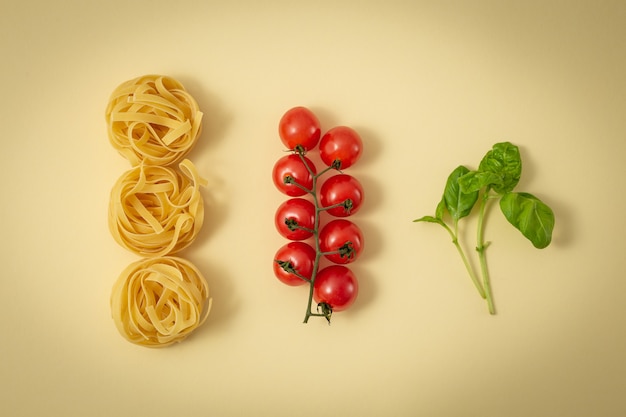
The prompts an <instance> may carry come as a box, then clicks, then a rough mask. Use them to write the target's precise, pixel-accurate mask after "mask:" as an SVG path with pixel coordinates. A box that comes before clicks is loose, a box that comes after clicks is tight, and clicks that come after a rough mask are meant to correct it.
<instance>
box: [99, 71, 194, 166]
mask: <svg viewBox="0 0 626 417" xmlns="http://www.w3.org/2000/svg"><path fill="white" fill-rule="evenodd" d="M202 116H203V115H202V112H200V110H199V108H198V104H197V103H196V100H195V99H194V98H193V97H192V96H191V95H190V94H189V93H188V92H187V91H186V90H185V88H184V87H183V85H182V84H181V83H180V82H178V81H176V80H175V79H173V78H171V77H167V76H161V75H145V76H142V77H137V78H135V79H132V80H129V81H126V82H124V83H122V84H121V85H120V86H118V87H117V88H116V89H115V90H114V91H113V93H112V94H111V97H110V99H109V103H108V106H107V109H106V112H105V117H106V121H107V128H108V133H109V140H110V141H111V144H112V145H113V147H114V148H115V149H117V150H118V152H119V153H120V154H121V155H122V156H124V157H125V158H126V159H128V160H129V161H130V163H131V165H133V166H136V165H139V164H140V163H142V162H143V163H144V164H147V165H170V164H173V163H176V162H178V161H180V160H182V159H183V158H184V157H185V155H187V153H189V151H190V150H191V149H192V148H193V146H194V145H195V143H196V140H197V139H198V136H199V135H200V132H201V130H202Z"/></svg>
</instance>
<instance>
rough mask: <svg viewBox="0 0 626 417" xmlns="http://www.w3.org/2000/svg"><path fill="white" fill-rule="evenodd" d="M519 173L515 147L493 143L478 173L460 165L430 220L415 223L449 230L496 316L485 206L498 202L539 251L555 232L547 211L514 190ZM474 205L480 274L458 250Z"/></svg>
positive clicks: (550, 210)
mask: <svg viewBox="0 0 626 417" xmlns="http://www.w3.org/2000/svg"><path fill="white" fill-rule="evenodd" d="M521 174H522V159H521V156H520V152H519V148H518V147H517V146H515V145H513V144H511V143H509V142H501V143H496V144H495V145H494V146H493V148H492V149H491V150H490V151H489V152H487V154H486V155H485V156H484V157H483V159H482V160H481V161H480V164H479V166H478V169H477V170H475V171H472V170H470V169H468V168H466V167H465V166H463V165H461V166H458V167H457V168H455V169H454V171H452V173H451V174H450V175H449V176H448V179H447V181H446V186H445V189H444V192H443V196H442V198H441V201H440V202H439V204H438V205H437V208H436V210H435V215H434V216H424V217H421V218H419V219H416V220H414V222H428V223H436V224H439V225H441V226H442V227H443V228H444V229H446V230H447V231H448V233H449V234H450V236H451V237H452V243H453V244H454V246H455V247H456V249H457V251H458V253H459V255H460V256H461V259H462V260H463V263H464V265H465V268H466V269H467V272H468V273H469V275H470V277H471V279H472V281H473V282H474V285H475V286H476V289H477V290H478V293H479V294H480V296H481V297H482V298H485V299H486V300H487V306H488V308H489V312H490V313H491V314H495V306H494V302H493V296H492V291H491V284H490V278H489V272H488V269H487V260H486V256H485V250H486V248H487V246H488V243H487V242H485V239H484V224H485V222H484V219H485V213H486V210H485V209H486V206H487V202H488V201H490V200H494V199H499V200H500V209H501V211H502V213H503V214H504V217H505V218H506V219H507V220H508V221H509V223H510V224H512V225H513V226H514V227H515V228H516V229H518V230H519V231H520V232H521V233H522V235H524V236H525V237H526V238H527V239H528V240H529V241H530V242H531V243H532V244H533V246H534V247H536V248H538V249H543V248H545V247H547V246H548V245H549V244H550V242H551V240H552V230H553V229H554V213H553V211H552V209H550V207H548V205H547V204H545V203H544V202H542V201H541V200H540V199H539V198H537V197H536V196H534V195H532V194H529V193H524V192H514V191H513V189H514V188H515V187H516V186H517V184H518V182H519V180H520V177H521ZM477 202H479V208H478V210H479V212H478V223H477V228H478V230H477V233H476V236H477V238H476V240H477V241H476V251H477V252H478V258H479V262H480V275H478V274H476V273H475V271H474V268H473V267H472V265H471V263H470V262H469V259H468V257H467V255H466V253H465V250H464V249H463V245H461V244H460V243H459V221H460V220H461V219H462V218H464V217H467V216H469V215H470V213H471V212H472V210H473V208H474V206H475V205H476V203H477Z"/></svg>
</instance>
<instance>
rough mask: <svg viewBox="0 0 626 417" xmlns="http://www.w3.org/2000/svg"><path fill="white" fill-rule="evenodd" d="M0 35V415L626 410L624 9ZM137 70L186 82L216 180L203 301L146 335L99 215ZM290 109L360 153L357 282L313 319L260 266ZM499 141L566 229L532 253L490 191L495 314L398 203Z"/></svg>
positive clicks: (201, 154) (397, 11) (34, 16)
mask: <svg viewBox="0 0 626 417" xmlns="http://www.w3.org/2000/svg"><path fill="white" fill-rule="evenodd" d="M0 53H1V58H0V76H1V79H2V93H1V97H0V126H2V134H1V136H0V141H1V145H2V146H1V147H0V149H1V151H0V175H1V178H2V189H1V197H0V198H1V204H0V230H1V236H2V241H1V243H0V249H1V250H0V265H1V266H2V268H1V271H2V272H1V275H0V280H1V281H0V288H1V294H2V297H1V298H2V304H1V306H0V308H1V314H0V329H1V332H2V336H1V338H2V340H1V342H0V414H2V415H3V416H7V417H8V416H118V417H126V416H171V415H176V416H212V417H213V416H215V417H222V416H223V417H229V416H320V415H334V416H434V417H438V416H441V417H448V416H450V417H453V416H455V417H456V416H458V417H502V416H504V417H517V416H519V417H522V416H524V417H528V416H532V417H544V416H545V417H548V416H568V417H578V416H580V417H584V416H603V417H618V416H624V415H626V396H625V395H624V393H625V390H626V254H625V249H626V244H625V243H624V232H626V220H625V218H626V216H625V203H626V199H625V197H624V189H625V188H624V178H625V174H626V169H625V168H624V157H625V156H626V140H625V139H626V137H625V134H626V3H625V2H623V1H619V0H617V1H606V0H600V1H595V0H593V1H592V0H589V1H577V0H571V1H550V0H549V1H467V2H465V1H443V2H436V1H432V2H427V1H393V0H389V1H380V2H376V1H325V0H317V1H306V2H296V1H284V2H282V1H228V2H227V1H219V2H217V1H191V0H178V1H162V0H146V1H120V0H112V1H78V0H66V1H47V0H45V1H44V0H38V1H35V0H31V1H29V0H25V1H20V2H17V1H12V2H10V1H4V2H2V5H0ZM147 73H160V74H167V75H170V76H173V77H175V78H177V79H179V80H180V81H181V82H182V83H183V84H184V85H185V86H186V87H187V89H188V90H189V91H190V92H191V93H192V94H193V95H194V97H196V99H197V100H198V102H199V104H200V106H201V109H202V110H203V111H204V113H205V119H204V123H205V129H204V132H203V134H202V136H201V138H200V141H199V143H198V145H197V147H196V148H195V149H194V151H193V152H192V154H191V155H190V159H192V160H193V161H194V163H195V164H196V165H197V167H198V170H199V171H200V173H201V174H202V175H203V176H204V177H205V178H207V179H208V180H209V186H208V187H207V188H206V189H204V190H203V196H204V198H205V201H206V218H205V225H204V228H203V230H202V232H201V235H200V236H199V238H198V240H197V241H196V242H195V243H194V244H193V245H192V246H191V247H190V248H189V249H188V250H186V251H185V252H183V253H182V254H181V256H184V257H185V258H187V259H189V260H191V261H192V262H194V263H195V264H196V265H197V266H198V267H199V268H200V269H201V270H202V271H203V273H204V274H205V276H206V279H207V281H208V283H209V285H210V288H211V292H212V296H213V301H214V304H213V311H212V313H211V315H210V316H209V319H208V321H207V322H206V323H205V325H204V326H203V327H202V328H201V329H199V330H198V331H197V332H196V333H195V334H194V335H193V336H192V337H190V338H189V339H188V340H186V341H185V342H183V343H181V344H178V345H176V346H174V347H170V348H166V349H161V350H158V349H157V350H154V349H147V348H142V347H137V346H135V345H132V344H130V343H128V342H126V341H125V340H124V339H123V338H122V337H120V335H119V334H118V333H117V330H116V329H115V327H114V325H113V322H112V320H111V318H110V311H109V304H108V303H109V295H110V289H111V286H112V284H113V282H114V280H115V279H116V278H117V276H118V275H119V273H120V272H121V271H122V269H124V268H125V267H126V266H127V265H128V264H129V263H130V262H132V261H134V260H136V259H137V257H136V256H134V255H132V254H130V253H128V252H126V251H125V250H124V249H122V248H121V247H119V246H118V245H117V244H116V243H115V242H114V241H113V239H112V237H111V235H110V234H109V231H108V228H107V223H106V218H107V215H106V214H107V204H108V200H109V191H110V188H111V186H112V185H113V183H114V182H115V180H116V179H117V178H118V177H119V176H120V175H121V174H122V172H124V171H125V170H126V169H128V168H129V165H128V163H127V162H126V161H125V160H124V159H123V158H121V157H120V156H119V155H118V154H117V153H116V151H115V150H114V149H113V148H112V147H111V146H110V145H109V142H108V139H107V136H106V127H105V123H104V116H103V112H104V108H105V106H106V103H107V100H108V97H109V94H110V93H111V92H112V91H113V89H114V88H115V87H116V86H117V85H118V84H120V83H121V82H123V81H125V80H127V79H130V78H134V77H136V76H139V75H143V74H147ZM295 105H305V106H308V107H310V108H311V109H312V110H314V111H315V112H316V113H317V114H318V116H319V118H320V120H321V123H322V126H323V128H324V129H325V130H326V129H329V128H331V127H333V126H336V125H348V126H351V127H353V128H355V129H357V130H358V131H359V132H360V133H361V136H362V138H363V141H364V145H365V153H364V156H363V158H362V159H361V160H360V161H359V163H358V164H357V165H356V166H354V167H353V168H350V173H351V174H353V175H355V176H356V177H358V178H359V180H361V182H362V183H363V185H364V187H365V191H366V196H367V201H366V206H365V207H364V208H363V210H362V211H361V212H359V213H358V214H357V215H356V216H355V218H354V221H355V222H357V223H358V224H359V225H360V226H361V227H362V229H363V230H364V233H365V238H366V249H365V252H364V254H363V257H362V259H360V260H359V261H358V263H356V264H354V271H355V273H356V274H357V275H358V277H359V279H360V282H361V293H360V296H359V299H358V301H357V303H356V304H355V305H354V307H353V308H352V309H351V310H349V311H347V312H343V313H338V314H336V315H335V316H334V318H333V323H332V325H331V326H328V325H327V324H326V323H325V322H324V321H323V320H311V321H310V322H309V323H308V324H306V325H305V324H302V318H303V314H304V309H305V303H306V289H305V288H303V287H301V288H297V289H293V288H289V287H286V286H283V285H281V284H280V283H279V282H278V281H277V280H276V279H275V278H274V277H273V274H272V271H271V264H272V257H273V255H274V252H275V251H276V250H277V249H278V247H279V246H280V245H282V244H283V243H284V240H283V239H282V238H281V237H280V236H279V235H278V234H277V232H276V231H275V229H274V225H273V216H274V211H275V209H276V207H277V206H278V205H279V204H280V203H281V202H282V201H284V199H285V198H284V196H282V195H281V194H280V193H279V192H278V191H276V190H275V188H274V186H273V184H272V182H271V176H270V172H271V169H272V166H273V164H274V162H275V161H276V160H277V159H278V158H279V157H280V156H282V155H283V147H282V145H281V143H280V142H279V139H278V136H277V123H278V120H279V118H280V116H281V115H282V114H283V112H284V111H286V110H287V109H289V108H290V107H292V106H295ZM503 140H508V141H511V142H513V143H515V144H517V145H519V146H520V148H521V151H522V157H523V162H524V172H523V174H522V180H521V182H520V184H519V189H520V190H523V191H528V192H531V193H534V194H536V195H537V196H539V197H540V198H542V199H543V200H544V201H546V202H547V203H548V204H549V205H550V206H552V208H553V209H554V212H555V214H556V220H557V222H556V228H555V231H554V239H553V243H552V245H551V246H550V247H548V248H547V249H544V250H536V249H534V248H533V247H532V245H531V244H530V243H529V242H527V241H526V240H525V239H524V238H523V237H522V236H521V235H520V234H519V233H518V232H517V231H516V230H514V229H513V228H512V227H510V226H509V225H508V224H507V223H506V220H505V219H504V218H503V216H502V215H501V214H500V213H499V211H498V210H497V207H495V206H493V207H492V209H493V210H491V211H490V214H491V217H490V219H489V220H488V223H487V231H486V238H487V240H490V241H492V245H491V246H490V247H489V249H488V258H489V263H490V270H491V274H492V282H493V291H494V297H495V301H496V307H497V309H498V314H497V315H496V316H489V314H488V313H487V310H486V305H485V303H484V302H483V301H482V300H481V299H480V298H479V296H478V295H477V292H476V291H475V289H474V287H473V286H472V284H471V281H470V280H469V278H468V277H467V276H466V274H465V271H464V269H463V265H462V263H461V261H460V260H459V259H458V257H457V254H456V252H455V250H454V247H453V246H452V245H451V244H450V241H449V237H448V236H447V235H446V233H445V232H444V231H443V229H441V228H439V227H437V226H435V225H429V224H414V223H412V220H413V219H415V218H417V217H419V216H422V215H425V214H433V213H434V209H435V205H436V203H437V202H438V201H439V198H440V196H441V192H442V189H443V185H444V182H445V178H446V176H447V175H448V173H449V172H450V171H451V170H452V169H453V168H454V167H456V166H457V165H459V164H466V165H468V166H470V167H474V168H475V167H476V166H477V164H478V162H479V161H480V159H481V158H482V156H483V155H484V153H485V152H486V151H487V150H488V149H490V148H491V146H492V144H493V143H495V142H498V141H503ZM472 234H473V231H471V230H468V231H467V235H468V237H469V238H472V236H473V235H472ZM470 250H471V248H470Z"/></svg>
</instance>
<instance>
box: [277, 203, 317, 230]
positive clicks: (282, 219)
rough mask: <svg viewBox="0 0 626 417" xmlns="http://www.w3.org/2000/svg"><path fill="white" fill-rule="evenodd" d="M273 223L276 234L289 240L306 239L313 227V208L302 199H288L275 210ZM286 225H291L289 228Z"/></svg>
mask: <svg viewBox="0 0 626 417" xmlns="http://www.w3.org/2000/svg"><path fill="white" fill-rule="evenodd" d="M274 223H275V225H276V230H278V233H280V234H281V235H282V236H283V237H285V238H287V239H289V240H304V239H308V238H309V237H311V236H313V228H314V227H315V206H314V205H313V203H311V202H310V201H309V200H305V199H304V198H290V199H289V200H287V201H285V202H284V203H282V204H281V205H280V206H279V207H278V210H276V216H275V218H274ZM288 223H292V227H291V228H290V225H289V224H288ZM296 225H297V226H298V227H296ZM302 227H304V228H305V229H308V230H305V229H302ZM292 229H293V230H292Z"/></svg>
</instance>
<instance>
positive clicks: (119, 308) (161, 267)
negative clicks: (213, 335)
mask: <svg viewBox="0 0 626 417" xmlns="http://www.w3.org/2000/svg"><path fill="white" fill-rule="evenodd" d="M211 304H212V299H211V298H210V297H209V287H208V285H207V283H206V281H205V279H204V277H203V276H202V275H201V273H200V271H199V270H198V269H197V268H196V267H195V266H194V265H193V264H192V263H191V262H189V261H187V260H185V259H182V258H177V257H158V258H144V259H141V260H139V261H136V262H133V263H132V264H130V265H129V266H128V267H126V269H124V271H122V273H121V274H120V276H119V278H118V279H117V281H116V282H115V284H114V285H113V291H112V293H111V315H112V317H113V320H114V322H115V325H116V327H117V329H118V330H119V332H120V333H121V334H122V336H124V337H125V338H126V339H127V340H128V341H130V342H132V343H135V344H137V345H141V346H147V347H164V346H168V345H171V344H173V343H176V342H180V341H182V340H183V339H185V338H186V337H187V336H189V334H190V333H191V332H193V331H194V330H195V329H196V328H198V326H200V325H201V324H202V323H204V321H205V320H206V318H207V316H208V314H209V312H210V310H211Z"/></svg>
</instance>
